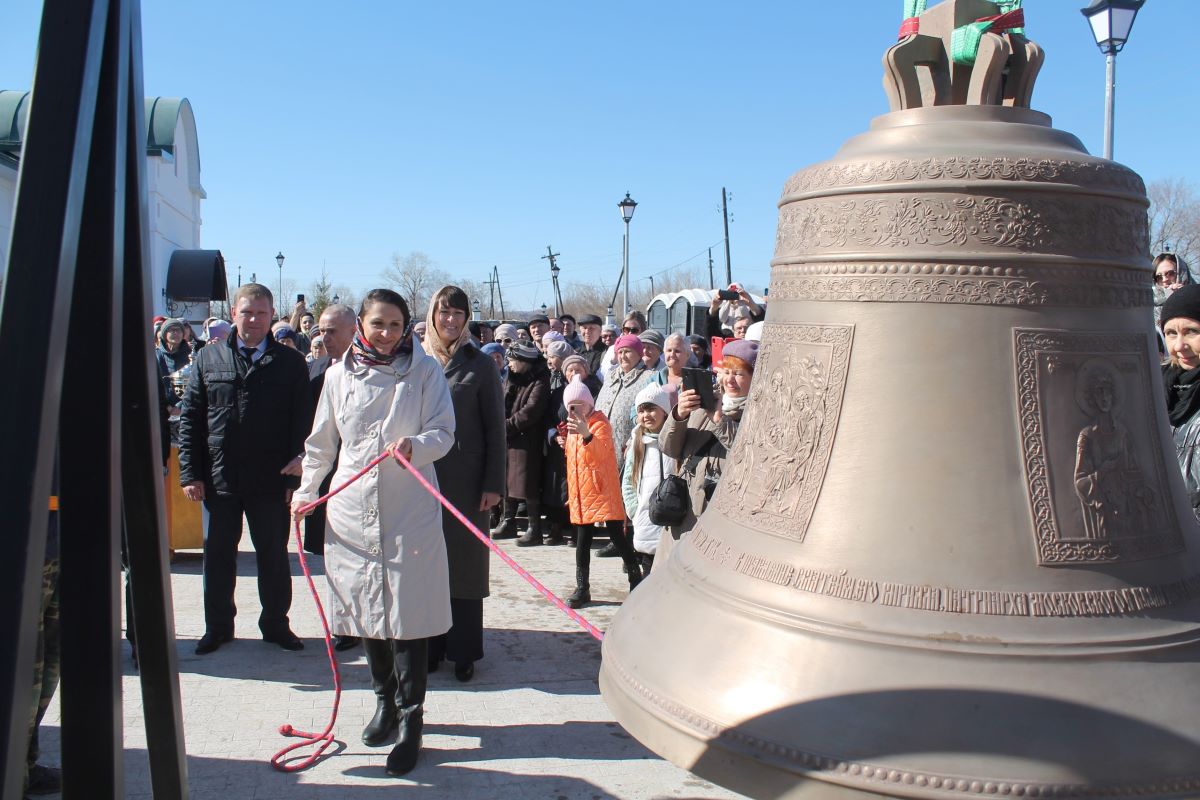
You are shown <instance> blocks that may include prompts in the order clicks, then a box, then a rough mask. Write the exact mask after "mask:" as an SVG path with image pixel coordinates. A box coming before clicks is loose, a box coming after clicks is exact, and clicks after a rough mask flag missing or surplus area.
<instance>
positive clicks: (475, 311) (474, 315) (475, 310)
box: [471, 300, 479, 322]
mask: <svg viewBox="0 0 1200 800" xmlns="http://www.w3.org/2000/svg"><path fill="white" fill-rule="evenodd" d="M471 319H472V321H474V322H479V301H478V300H475V301H473V302H472V303H471Z"/></svg>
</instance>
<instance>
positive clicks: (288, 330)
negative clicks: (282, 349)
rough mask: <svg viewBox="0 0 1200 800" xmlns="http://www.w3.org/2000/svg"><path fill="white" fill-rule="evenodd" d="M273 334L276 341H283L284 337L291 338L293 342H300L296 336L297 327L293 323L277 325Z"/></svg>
mask: <svg viewBox="0 0 1200 800" xmlns="http://www.w3.org/2000/svg"><path fill="white" fill-rule="evenodd" d="M271 335H272V336H273V337H275V341H277V342H282V341H283V340H284V339H291V340H292V343H293V344H299V338H298V337H297V336H296V329H295V328H293V327H292V326H291V325H276V326H275V329H274V330H273V331H271Z"/></svg>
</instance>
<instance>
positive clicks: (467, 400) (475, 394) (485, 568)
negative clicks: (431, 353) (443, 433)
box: [434, 343, 507, 600]
mask: <svg viewBox="0 0 1200 800" xmlns="http://www.w3.org/2000/svg"><path fill="white" fill-rule="evenodd" d="M444 372H445V374H446V382H447V383H448V384H449V386H450V399H451V401H452V402H453V403H454V419H455V426H456V427H455V431H454V446H453V447H451V448H450V452H448V453H447V454H446V455H445V456H443V457H442V458H441V459H439V460H438V462H437V464H435V465H434V466H435V467H436V468H437V476H438V483H439V484H441V491H442V494H444V495H445V496H446V499H447V500H449V501H450V503H451V504H452V505H453V506H454V507H455V508H457V509H458V510H459V511H461V512H463V514H465V515H466V517H467V519H469V520H471V522H472V523H474V525H475V527H476V528H478V529H479V530H481V531H484V532H486V531H487V529H488V516H489V512H488V511H480V510H479V502H480V500H481V499H482V498H483V493H484V492H494V493H496V494H499V495H503V494H504V486H505V483H504V469H505V460H506V458H507V456H506V447H505V443H504V389H503V387H501V385H500V373H499V371H498V370H497V369H496V364H495V362H493V361H492V359H491V357H490V356H486V355H484V354H483V353H481V352H479V349H478V348H476V347H475V345H473V344H470V343H465V344H463V345H461V346H460V347H459V348H458V350H457V351H456V352H455V353H454V355H453V356H452V357H451V358H450V361H449V362H448V363H447V364H446V366H445V368H444ZM442 533H443V534H444V535H445V538H446V556H447V557H448V558H449V559H450V596H451V597H456V598H461V599H470V600H482V599H483V598H485V597H487V596H488V586H489V574H488V572H489V569H490V555H491V552H490V551H489V550H488V549H487V545H485V544H483V542H481V541H479V540H478V539H476V538H475V534H473V533H471V532H470V531H469V530H467V528H466V526H465V525H463V524H462V523H461V522H459V521H458V519H457V518H456V517H455V516H454V515H453V514H451V513H450V512H448V511H446V510H444V509H443V511H442Z"/></svg>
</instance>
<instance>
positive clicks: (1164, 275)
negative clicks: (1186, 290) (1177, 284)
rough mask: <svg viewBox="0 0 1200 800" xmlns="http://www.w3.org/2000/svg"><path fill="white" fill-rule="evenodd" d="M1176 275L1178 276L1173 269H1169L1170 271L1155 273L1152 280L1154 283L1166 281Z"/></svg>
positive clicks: (1174, 277)
mask: <svg viewBox="0 0 1200 800" xmlns="http://www.w3.org/2000/svg"><path fill="white" fill-rule="evenodd" d="M1178 277H1179V273H1178V272H1176V271H1175V270H1171V271H1170V272H1159V273H1156V274H1155V276H1154V280H1155V282H1156V283H1166V282H1168V281H1173V280H1175V279H1176V278H1178Z"/></svg>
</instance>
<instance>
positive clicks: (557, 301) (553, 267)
mask: <svg viewBox="0 0 1200 800" xmlns="http://www.w3.org/2000/svg"><path fill="white" fill-rule="evenodd" d="M550 284H551V285H552V286H553V288H554V316H556V317H561V316H562V302H561V301H562V295H561V294H560V293H559V291H558V264H555V263H554V262H553V261H551V262H550Z"/></svg>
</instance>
